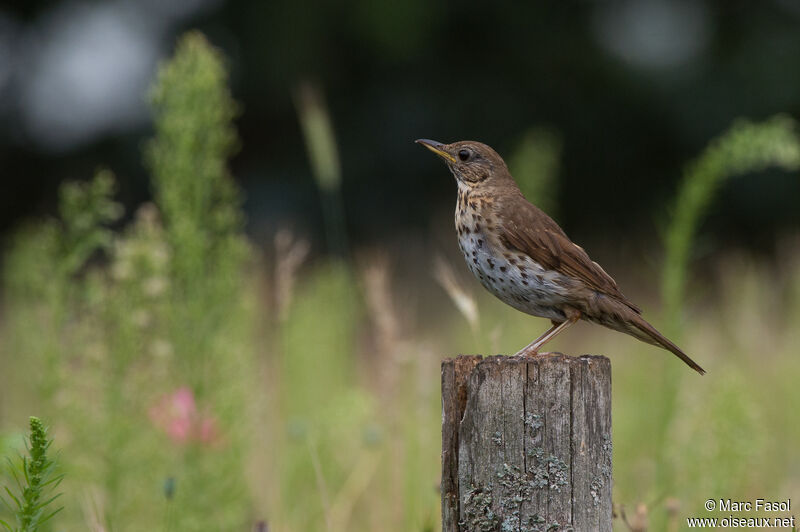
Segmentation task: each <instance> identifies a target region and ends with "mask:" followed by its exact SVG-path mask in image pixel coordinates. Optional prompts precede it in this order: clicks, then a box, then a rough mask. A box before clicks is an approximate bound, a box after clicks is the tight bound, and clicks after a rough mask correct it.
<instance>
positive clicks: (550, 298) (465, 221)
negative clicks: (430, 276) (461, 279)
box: [455, 186, 569, 321]
mask: <svg viewBox="0 0 800 532" xmlns="http://www.w3.org/2000/svg"><path fill="white" fill-rule="evenodd" d="M493 207H494V201H493V199H492V198H491V197H488V196H483V195H481V194H478V193H476V192H475V191H472V190H470V189H469V188H468V187H462V186H460V187H459V191H458V202H457V203H456V212H455V224H456V231H457V233H458V247H459V248H460V249H461V253H463V255H464V260H465V261H466V262H467V266H468V267H469V270H470V271H471V272H472V274H473V275H474V276H475V277H477V279H478V280H479V281H480V282H481V284H482V285H483V286H484V287H485V288H486V289H487V290H489V291H490V292H491V293H492V294H494V295H495V296H497V297H498V298H499V299H500V300H502V301H503V302H505V303H507V304H509V305H511V306H512V307H514V308H515V309H517V310H521V311H522V312H525V313H527V314H531V315H533V316H539V317H542V318H549V319H551V320H556V321H563V320H564V319H565V317H564V314H563V312H561V311H560V310H558V307H559V306H560V305H562V304H563V303H565V302H566V301H567V299H568V289H567V286H568V285H569V279H567V278H566V277H565V276H564V275H562V274H560V273H558V272H555V271H546V270H545V269H544V268H542V266H541V265H540V264H538V263H536V262H535V261H534V260H533V259H531V258H530V257H529V256H527V255H526V254H524V253H521V252H520V253H514V252H513V251H510V250H505V251H499V249H501V247H500V246H498V245H496V243H495V242H494V241H495V239H496V237H495V231H494V229H495V226H494V224H495V219H494V218H495V216H494V213H493Z"/></svg>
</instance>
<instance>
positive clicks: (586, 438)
mask: <svg viewBox="0 0 800 532" xmlns="http://www.w3.org/2000/svg"><path fill="white" fill-rule="evenodd" d="M442 524H443V526H442V529H443V531H444V532H461V531H494V530H498V531H502V532H505V531H518V532H532V531H546V530H575V531H576V532H581V531H584V530H586V531H598V530H600V531H610V530H611V363H610V362H609V360H608V359H607V358H605V357H602V356H582V357H580V358H573V357H569V356H565V355H561V354H551V355H543V356H537V357H529V358H520V357H504V356H496V357H489V358H486V359H482V358H481V357H480V356H460V357H458V358H455V359H447V360H445V361H444V362H442Z"/></svg>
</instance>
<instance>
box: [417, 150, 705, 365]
mask: <svg viewBox="0 0 800 532" xmlns="http://www.w3.org/2000/svg"><path fill="white" fill-rule="evenodd" d="M416 142H417V143H419V144H422V145H423V146H425V147H426V148H428V149H429V150H431V151H432V152H433V153H435V154H436V155H438V156H439V157H441V158H442V159H443V160H444V161H445V163H446V164H447V166H448V168H450V171H451V172H452V173H453V176H455V178H456V183H457V184H458V203H457V204H456V214H455V222H456V230H457V232H458V246H459V247H460V248H461V252H462V253H463V254H464V259H465V260H466V261H467V266H468V267H469V269H470V270H471V271H472V273H473V274H474V275H475V276H476V277H477V278H478V280H479V281H480V282H481V284H482V285H483V286H484V287H486V289H487V290H489V292H491V293H492V294H494V295H495V296H497V297H498V298H500V300H501V301H503V302H505V303H507V304H509V305H511V306H512V307H514V308H515V309H517V310H521V311H522V312H525V313H527V314H531V315H533V316H540V317H543V318H549V319H550V320H551V321H552V324H553V326H552V327H551V328H550V329H549V330H548V331H547V332H545V333H544V334H543V335H542V336H540V337H539V338H537V339H536V340H534V341H533V342H532V343H531V344H529V345H528V346H526V347H524V348H523V349H522V350H520V351H519V353H517V355H534V354H536V353H537V352H538V350H539V349H540V348H541V347H542V346H543V345H544V344H546V343H547V342H548V341H550V340H552V339H553V338H554V337H555V336H556V335H557V334H559V333H560V332H562V331H563V330H564V329H566V328H567V327H569V326H570V325H572V324H573V323H575V322H576V321H578V320H579V319H585V320H589V321H592V322H594V323H599V324H600V325H604V326H606V327H608V328H610V329H614V330H615V331H620V332H624V333H627V334H630V335H631V336H633V337H635V338H638V339H639V340H642V341H644V342H647V343H649V344H653V345H656V346H658V347H661V348H663V349H666V350H668V351H671V352H673V353H675V354H676V355H677V356H678V357H679V358H680V359H681V360H683V361H684V362H685V363H686V364H687V365H689V367H691V368H692V369H694V370H695V371H697V372H698V373H700V374H701V375H702V374H704V373H705V370H703V368H701V367H700V366H698V365H697V363H695V362H694V361H693V360H692V359H691V358H689V357H688V356H687V355H686V354H685V353H684V352H683V351H681V350H680V349H679V348H678V346H676V345H675V344H674V343H672V342H671V341H670V340H668V339H667V338H666V337H665V336H664V335H662V334H661V333H660V332H658V331H657V330H656V329H655V327H653V326H652V325H650V324H649V323H647V322H646V321H645V320H644V319H643V318H642V316H641V310H640V309H639V307H637V306H636V305H634V304H633V303H631V302H630V301H629V300H628V299H627V298H626V297H625V296H624V295H622V292H620V290H619V288H617V283H616V282H614V279H612V278H611V276H610V275H608V274H607V273H606V272H605V271H604V270H603V268H601V267H600V265H599V264H597V263H596V262H594V261H592V259H590V258H589V255H587V254H586V252H585V251H584V250H583V248H581V247H580V246H578V245H577V244H574V243H573V242H572V241H571V240H570V239H569V238H568V237H567V235H566V234H565V233H564V231H563V230H562V229H561V228H560V227H559V226H558V224H556V223H555V222H554V221H553V220H552V219H551V218H550V217H549V216H547V214H545V213H544V212H542V211H541V210H540V209H539V208H537V207H536V206H534V205H532V204H531V203H529V202H528V201H527V200H526V199H525V198H524V197H523V195H522V192H521V191H520V189H519V187H518V186H517V184H516V182H515V181H514V178H512V177H511V174H510V173H509V171H508V167H507V166H506V163H505V162H504V161H503V159H502V158H501V157H500V156H499V155H498V154H497V153H496V152H495V151H494V150H493V149H492V148H490V147H489V146H487V145H485V144H481V143H480V142H474V141H461V142H454V143H452V144H442V143H441V142H436V141H433V140H428V139H419V140H417V141H416Z"/></svg>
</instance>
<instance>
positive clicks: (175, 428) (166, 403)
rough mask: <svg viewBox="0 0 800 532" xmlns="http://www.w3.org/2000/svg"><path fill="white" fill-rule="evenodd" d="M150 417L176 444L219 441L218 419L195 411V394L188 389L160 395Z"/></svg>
mask: <svg viewBox="0 0 800 532" xmlns="http://www.w3.org/2000/svg"><path fill="white" fill-rule="evenodd" d="M149 417H150V420H151V421H152V422H153V424H154V425H155V426H156V427H158V428H160V429H161V430H163V431H164V432H165V433H166V434H167V436H169V438H170V439H171V440H172V441H173V442H174V443H176V444H181V445H183V444H187V443H192V442H195V443H201V444H204V445H213V444H215V443H218V442H219V430H218V428H217V420H216V419H215V418H214V417H212V416H210V415H208V414H205V413H201V412H200V411H199V410H198V408H197V404H196V402H195V399H194V394H193V393H192V390H190V389H189V388H188V387H185V386H184V387H181V388H178V389H177V390H175V391H174V392H173V393H171V394H168V395H165V396H163V397H162V398H161V399H160V400H159V401H158V403H156V404H155V405H154V406H152V407H151V408H150V411H149Z"/></svg>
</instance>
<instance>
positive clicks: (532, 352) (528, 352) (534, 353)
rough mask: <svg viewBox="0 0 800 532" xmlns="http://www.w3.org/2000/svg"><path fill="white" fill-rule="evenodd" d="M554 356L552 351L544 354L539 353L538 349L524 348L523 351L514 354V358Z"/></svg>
mask: <svg viewBox="0 0 800 532" xmlns="http://www.w3.org/2000/svg"><path fill="white" fill-rule="evenodd" d="M552 354H554V353H553V352H551V351H545V352H543V353H539V352H538V350H536V349H528V348H523V349H520V350H519V351H517V352H516V353H514V354H513V355H512V356H515V357H543V356H546V355H552Z"/></svg>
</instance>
